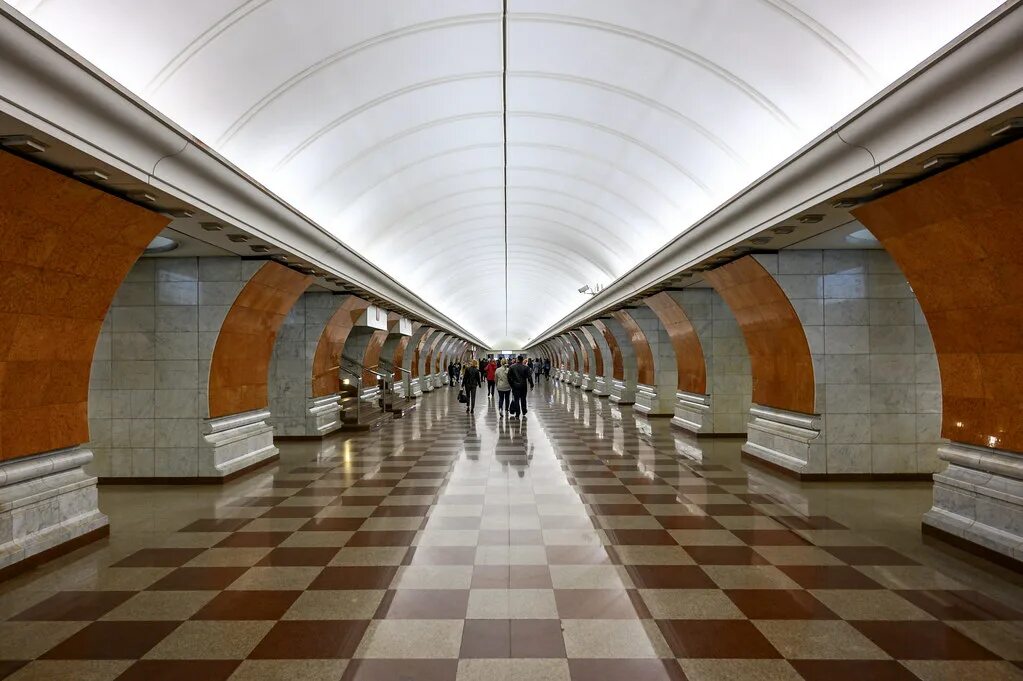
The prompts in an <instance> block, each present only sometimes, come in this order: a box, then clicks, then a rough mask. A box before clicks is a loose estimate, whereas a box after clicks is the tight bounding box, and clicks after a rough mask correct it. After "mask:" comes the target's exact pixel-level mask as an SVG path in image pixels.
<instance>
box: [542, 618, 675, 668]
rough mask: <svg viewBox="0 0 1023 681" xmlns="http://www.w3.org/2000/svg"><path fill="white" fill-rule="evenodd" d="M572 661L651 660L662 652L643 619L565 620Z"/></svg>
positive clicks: (568, 649)
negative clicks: (651, 638)
mask: <svg viewBox="0 0 1023 681" xmlns="http://www.w3.org/2000/svg"><path fill="white" fill-rule="evenodd" d="M561 624H562V630H563V632H564V636H565V651H566V652H567V653H568V657H570V658H576V657H578V658H609V657H614V658H641V657H645V658H651V657H657V656H658V653H657V650H656V649H655V646H654V644H653V643H651V641H650V638H649V636H648V635H647V630H646V628H645V627H644V626H643V623H642V621H640V620H627V619H622V620H562V623H561Z"/></svg>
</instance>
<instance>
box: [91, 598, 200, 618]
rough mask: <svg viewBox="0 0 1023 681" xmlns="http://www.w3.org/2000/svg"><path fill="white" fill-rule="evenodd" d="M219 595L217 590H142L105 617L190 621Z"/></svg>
mask: <svg viewBox="0 0 1023 681" xmlns="http://www.w3.org/2000/svg"><path fill="white" fill-rule="evenodd" d="M216 595H217V592H216V591H140V592H139V593H137V594H135V595H134V596H132V597H131V598H129V599H128V600H126V601H125V602H124V603H122V604H121V605H119V606H117V607H116V608H114V609H113V610H111V611H110V612H108V613H107V614H106V615H104V616H103V617H102V619H104V620H110V621H134V622H145V621H160V620H171V621H182V620H187V619H188V618H189V617H191V616H192V615H194V614H195V613H196V612H198V611H199V608H201V607H202V606H204V605H206V604H207V603H208V602H209V601H211V600H213V597H214V596H216Z"/></svg>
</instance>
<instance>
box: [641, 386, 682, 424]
mask: <svg viewBox="0 0 1023 681" xmlns="http://www.w3.org/2000/svg"><path fill="white" fill-rule="evenodd" d="M632 408H633V409H635V410H636V411H638V412H639V413H640V414H646V415H647V416H669V415H671V414H673V413H674V408H675V404H674V400H673V399H672V398H671V397H669V396H665V395H659V394H658V392H657V388H656V387H654V386H652V385H645V384H643V383H640V384H639V385H637V386H636V403H635V404H633V405H632Z"/></svg>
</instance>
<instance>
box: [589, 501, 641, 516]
mask: <svg viewBox="0 0 1023 681" xmlns="http://www.w3.org/2000/svg"><path fill="white" fill-rule="evenodd" d="M590 511H591V512H592V513H594V514H595V515H650V511H648V510H646V506H644V505H643V504H640V503H635V504H591V505H590Z"/></svg>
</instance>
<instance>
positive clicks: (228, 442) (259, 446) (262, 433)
mask: <svg viewBox="0 0 1023 681" xmlns="http://www.w3.org/2000/svg"><path fill="white" fill-rule="evenodd" d="M269 418H270V411H269V410H267V409H260V410H256V411H249V412H245V413H242V414H232V415H231V416H223V417H220V418H215V419H206V420H205V421H204V422H203V437H202V439H203V442H204V443H205V444H204V445H203V446H200V447H199V477H226V476H229V475H231V474H233V473H235V472H237V471H239V470H243V469H248V468H251V467H252V466H254V465H258V464H260V463H262V462H263V461H265V460H268V459H272V458H275V457H276V456H277V454H278V451H277V447H275V446H274V438H273V435H274V431H273V427H272V426H271V425H270V423H269Z"/></svg>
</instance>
